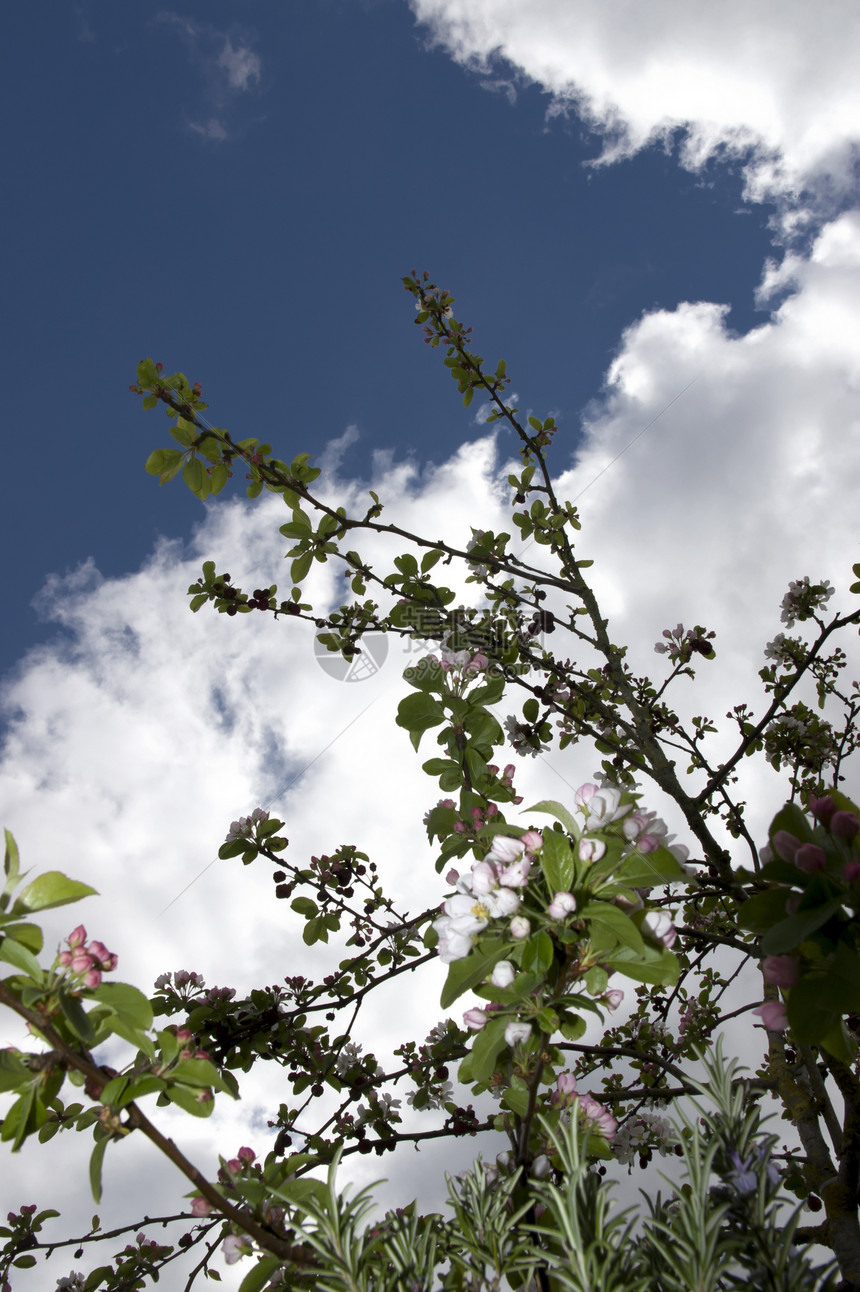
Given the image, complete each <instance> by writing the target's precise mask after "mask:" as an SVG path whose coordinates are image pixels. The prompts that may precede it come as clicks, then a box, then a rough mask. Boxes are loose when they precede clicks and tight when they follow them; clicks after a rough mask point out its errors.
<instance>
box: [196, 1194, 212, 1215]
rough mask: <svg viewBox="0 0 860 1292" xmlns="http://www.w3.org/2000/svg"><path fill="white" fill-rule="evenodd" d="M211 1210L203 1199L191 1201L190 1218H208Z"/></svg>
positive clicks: (209, 1205)
mask: <svg viewBox="0 0 860 1292" xmlns="http://www.w3.org/2000/svg"><path fill="white" fill-rule="evenodd" d="M211 1210H212V1204H211V1203H209V1202H207V1201H206V1199H205V1198H200V1197H197V1198H192V1199H191V1214H192V1216H208V1215H209V1212H210V1211H211Z"/></svg>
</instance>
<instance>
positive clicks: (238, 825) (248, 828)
mask: <svg viewBox="0 0 860 1292" xmlns="http://www.w3.org/2000/svg"><path fill="white" fill-rule="evenodd" d="M268 819H269V814H268V812H265V811H264V810H263V809H262V808H254V811H253V812H252V813H251V815H250V816H240V817H239V820H238V821H231V822H230V829H229V830H228V831H227V837H226V839H225V843H233V842H234V840H237V839H250V837H251V835H252V834H253V832H254V830H255V829H256V827H257V826H258V825H259V824H260V822H261V821H268Z"/></svg>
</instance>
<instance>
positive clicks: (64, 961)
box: [60, 951, 72, 967]
mask: <svg viewBox="0 0 860 1292" xmlns="http://www.w3.org/2000/svg"><path fill="white" fill-rule="evenodd" d="M71 963H72V953H71V951H61V952H60V964H61V965H64V966H65V967H68V966H69V965H70V964H71Z"/></svg>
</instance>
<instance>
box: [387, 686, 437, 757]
mask: <svg viewBox="0 0 860 1292" xmlns="http://www.w3.org/2000/svg"><path fill="white" fill-rule="evenodd" d="M395 721H396V723H397V725H398V727H404V728H405V729H406V730H407V731H408V732H409V739H410V740H411V741H412V745H413V748H415V749H417V748H418V744H419V742H420V740H421V736H422V735H423V733H424V732H425V731H428V730H429V729H430V728H431V727H438V726H439V724H440V723H441V722H444V721H445V710H444V709H443V708H442V705H441V704H440V703H439V701H438V700H435V699H434V698H433V696H432V695H428V694H427V693H426V692H425V691H416V692H414V694H412V695H407V696H406V697H405V698H404V699H403V700H401V701H400V703H399V705H398V706H397V718H396V719H395Z"/></svg>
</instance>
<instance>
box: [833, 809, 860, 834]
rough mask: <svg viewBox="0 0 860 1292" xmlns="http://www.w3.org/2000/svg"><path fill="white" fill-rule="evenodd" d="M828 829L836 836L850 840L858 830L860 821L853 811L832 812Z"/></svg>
mask: <svg viewBox="0 0 860 1292" xmlns="http://www.w3.org/2000/svg"><path fill="white" fill-rule="evenodd" d="M830 829H831V830H832V831H833V833H834V834H835V835H836V836H837V838H839V839H848V840H849V841H850V840H851V839H853V838H854V836H855V835H856V834H857V832H858V831H860V821H858V820H857V818H856V816H855V815H854V813H853V812H834V814H833V816H832V817H831V819H830Z"/></svg>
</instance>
